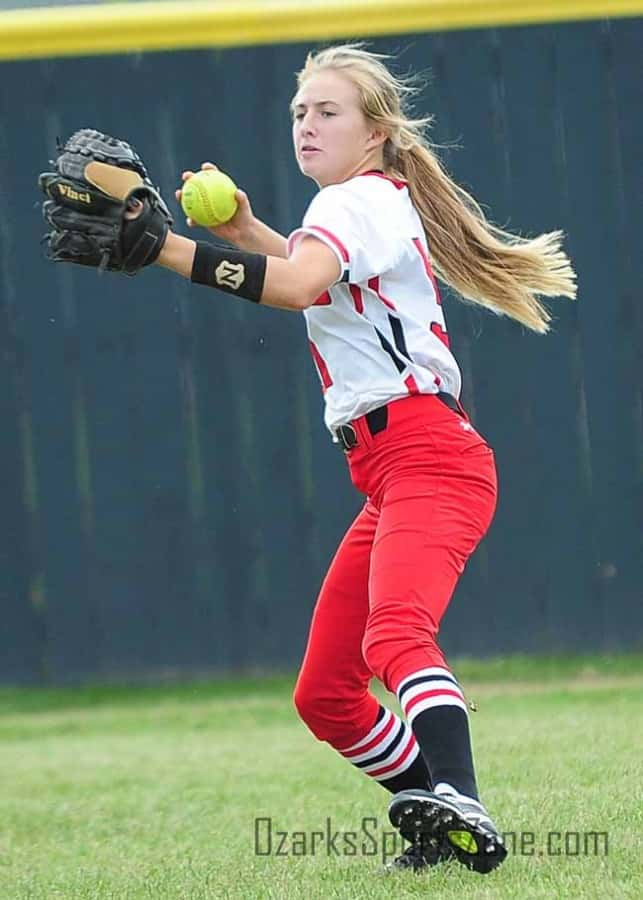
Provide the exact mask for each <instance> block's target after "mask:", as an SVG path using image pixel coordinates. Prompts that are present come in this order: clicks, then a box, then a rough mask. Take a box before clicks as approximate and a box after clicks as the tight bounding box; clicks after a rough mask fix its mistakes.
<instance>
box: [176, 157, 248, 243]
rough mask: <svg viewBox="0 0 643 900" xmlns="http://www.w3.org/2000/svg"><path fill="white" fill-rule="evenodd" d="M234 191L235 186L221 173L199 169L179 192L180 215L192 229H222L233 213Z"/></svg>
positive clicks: (235, 209) (235, 204)
mask: <svg viewBox="0 0 643 900" xmlns="http://www.w3.org/2000/svg"><path fill="white" fill-rule="evenodd" d="M236 190H237V186H236V184H235V183H234V181H233V180H232V178H230V177H229V176H228V175H226V174H225V173H224V172H218V171H217V170H216V169H202V170H201V171H200V172H197V173H196V175H193V176H192V177H191V178H188V180H187V181H186V182H185V184H184V185H183V187H182V189H181V206H182V207H183V212H184V213H185V214H186V216H189V217H190V218H191V219H192V221H193V222H194V223H195V225H204V226H205V227H206V228H214V227H215V226H216V225H223V224H224V222H227V221H228V220H229V219H231V218H232V217H233V215H234V214H235V213H236V211H237V205H238V204H237V201H236V198H235V196H234V195H235V191H236Z"/></svg>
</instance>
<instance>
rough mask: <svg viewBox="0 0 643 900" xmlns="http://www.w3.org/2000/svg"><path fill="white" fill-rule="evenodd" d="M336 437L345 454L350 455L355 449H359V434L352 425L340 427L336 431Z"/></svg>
mask: <svg viewBox="0 0 643 900" xmlns="http://www.w3.org/2000/svg"><path fill="white" fill-rule="evenodd" d="M335 435H336V437H337V440H338V441H339V443H340V444H341V447H342V450H343V451H344V453H348V451H349V450H352V449H353V447H357V444H358V441H357V432H356V431H355V429H354V428H353V426H352V425H340V426H339V428H336V429H335Z"/></svg>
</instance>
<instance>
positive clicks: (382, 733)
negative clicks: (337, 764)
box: [340, 716, 400, 759]
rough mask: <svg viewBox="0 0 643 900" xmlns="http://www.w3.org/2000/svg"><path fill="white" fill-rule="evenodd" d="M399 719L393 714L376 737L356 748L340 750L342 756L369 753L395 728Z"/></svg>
mask: <svg viewBox="0 0 643 900" xmlns="http://www.w3.org/2000/svg"><path fill="white" fill-rule="evenodd" d="M399 721H400V720H399V719H398V718H396V717H395V716H391V719H390V721H389V723H388V725H387V726H386V728H383V729H382V730H381V731H380V733H379V734H376V735H375V737H374V738H373V739H372V740H370V741H369V742H368V744H364V746H363V747H356V748H355V749H354V750H345V751H340V752H341V754H342V756H345V757H346V759H350V758H351V756H361V755H362V753H368V751H369V750H372V749H373V747H376V746H377V745H378V744H379V743H380V742H381V741H382V739H383V738H385V737H386V735H387V734H388V733H389V732H390V731H392V730H393V728H394V726H395V724H396V723H398V724H399Z"/></svg>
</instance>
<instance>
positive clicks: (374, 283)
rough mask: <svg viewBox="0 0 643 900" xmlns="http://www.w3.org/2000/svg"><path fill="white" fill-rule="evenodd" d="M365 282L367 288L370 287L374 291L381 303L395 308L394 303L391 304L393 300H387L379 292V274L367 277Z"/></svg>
mask: <svg viewBox="0 0 643 900" xmlns="http://www.w3.org/2000/svg"><path fill="white" fill-rule="evenodd" d="M367 284H368V286H369V288H370V289H371V290H372V291H375V293H376V294H377V296H378V297H379V298H380V300H381V301H382V303H385V304H386V306H388V308H389V309H395V306H394V304H393V301H392V300H387V299H386V297H384V296H383V295H382V294H381V293H380V276H379V275H375V276H374V277H373V278H369V279H368V282H367Z"/></svg>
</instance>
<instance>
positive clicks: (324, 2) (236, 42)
mask: <svg viewBox="0 0 643 900" xmlns="http://www.w3.org/2000/svg"><path fill="white" fill-rule="evenodd" d="M641 14H643V0H522V2H521V0H306V2H303V3H302V2H301V0H254V2H253V0H234V2H229V0H221V2H216V0H215V2H212V0H210V2H190V0H188V2H181V3H177V2H157V3H152V2H143V3H135V4H127V3H109V4H105V5H103V4H101V5H92V6H62V7H45V8H43V7H40V8H37V9H23V10H8V11H5V12H2V13H0V60H1V59H5V60H7V59H25V58H38V57H56V56H81V55H94V54H99V53H126V52H131V51H152V50H174V49H188V48H199V47H201V48H202V47H213V48H214V47H242V46H252V45H256V44H281V43H285V42H292V41H319V40H336V39H344V38H347V37H354V36H356V35H359V36H372V37H375V36H378V35H394V34H405V33H406V34H409V33H414V32H415V33H417V32H425V31H446V30H452V29H463V28H479V27H490V26H506V25H529V24H537V23H545V22H552V23H554V22H564V21H580V20H583V19H601V18H617V17H619V18H620V17H624V16H640V15H641Z"/></svg>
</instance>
